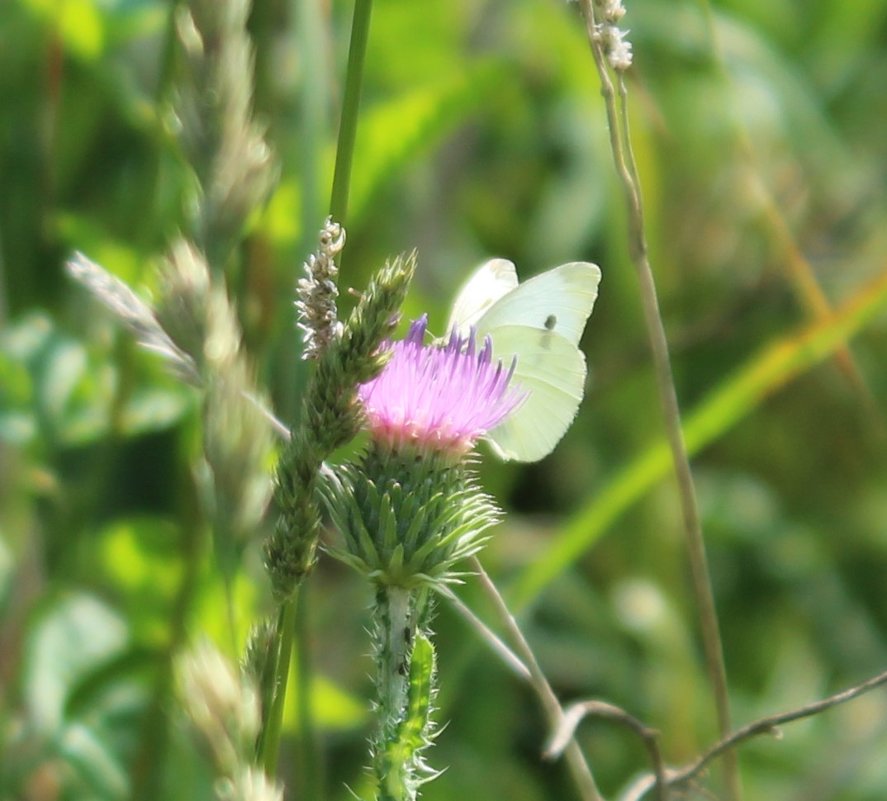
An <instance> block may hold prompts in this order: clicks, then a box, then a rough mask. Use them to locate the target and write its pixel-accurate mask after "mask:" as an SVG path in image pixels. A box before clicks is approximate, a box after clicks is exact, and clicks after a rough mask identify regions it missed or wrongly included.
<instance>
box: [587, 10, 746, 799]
mask: <svg viewBox="0 0 887 801" xmlns="http://www.w3.org/2000/svg"><path fill="white" fill-rule="evenodd" d="M595 1H596V0H581V4H580V5H581V9H582V14H583V16H584V18H585V23H586V30H587V34H588V41H589V45H590V47H591V53H592V56H593V58H594V63H595V67H596V68H597V72H598V75H599V76H600V80H601V95H602V96H603V98H604V106H605V108H606V113H607V121H608V123H609V129H610V147H611V150H612V153H613V160H614V162H615V166H616V172H617V174H618V176H619V180H620V183H621V184H622V189H623V192H624V194H625V202H626V207H627V210H628V226H629V236H628V244H629V253H630V256H631V260H632V262H633V264H634V266H635V270H636V272H637V275H638V282H639V284H640V294H641V302H642V305H643V311H644V321H645V323H646V328H647V336H648V339H649V343H650V350H651V352H652V356H653V367H654V373H655V377H656V387H657V390H658V392H659V401H660V405H661V407H662V415H663V419H664V422H665V429H666V436H667V439H668V444H669V447H670V449H671V454H672V461H673V463H674V471H675V476H676V478H677V482H678V488H679V492H680V501H681V508H682V511H683V518H684V533H685V536H686V541H687V551H688V554H689V559H690V570H691V575H692V586H693V594H694V596H695V599H696V606H697V609H698V612H699V619H700V629H701V632H702V641H703V648H704V651H705V661H706V666H707V669H708V674H709V680H710V682H711V685H712V691H713V693H714V697H715V707H716V710H717V717H718V728H719V730H720V733H721V735H722V736H726V735H727V734H728V733H729V732H730V730H731V723H730V704H729V695H728V691H727V671H726V667H725V665H724V654H723V645H722V642H721V635H720V629H719V625H718V618H717V612H716V609H715V602H714V592H713V590H712V584H711V576H710V574H709V570H708V560H707V558H706V554H705V542H704V540H703V536H702V524H701V522H700V517H699V505H698V502H697V499H696V488H695V485H694V482H693V474H692V471H691V469H690V461H689V458H688V456H687V447H686V443H685V442H684V435H683V430H682V428H681V413H680V407H679V405H678V399H677V392H676V390H675V385H674V376H673V373H672V369H671V359H670V357H669V352H668V340H667V338H666V335H665V327H664V325H663V323H662V315H661V314H660V311H659V299H658V297H657V293H656V282H655V279H654V278H653V270H652V267H651V265H650V259H649V251H648V247H647V237H646V230H645V225H644V206H643V199H642V197H641V190H640V181H639V179H638V173H637V166H636V163H635V159H634V153H633V152H632V147H631V132H630V128H629V119H628V110H627V89H626V85H625V80H624V78H623V76H622V73H621V72H620V73H619V74H618V87H619V102H618V108H617V101H616V90H615V88H614V85H613V80H612V79H611V77H610V72H609V70H608V68H607V63H606V57H605V54H604V51H603V47H602V44H601V41H600V37H599V35H598V33H597V30H598V28H597V20H596V18H595V9H594V4H595ZM724 775H725V779H726V783H727V789H728V793H729V795H728V797H729V798H730V799H732V800H733V801H738V799H739V798H740V796H741V789H740V782H739V769H738V764H737V760H736V755H735V754H734V753H733V752H727V753H726V754H725V755H724Z"/></svg>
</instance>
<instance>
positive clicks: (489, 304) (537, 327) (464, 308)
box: [447, 259, 601, 462]
mask: <svg viewBox="0 0 887 801" xmlns="http://www.w3.org/2000/svg"><path fill="white" fill-rule="evenodd" d="M600 280H601V271H600V268H599V267H598V266H597V265H596V264H590V263H588V262H583V261H576V262H570V263H569V264H563V265H561V266H560V267H555V268H554V269H552V270H549V271H548V272H545V273H542V274H541V275H537V276H536V277H535V278H531V279H530V280H529V281H525V282H524V283H522V284H518V280H517V271H516V270H515V268H514V264H512V262H510V261H507V260H505V259H491V260H490V261H487V262H484V263H483V264H482V265H481V266H480V267H479V268H478V269H477V270H476V271H475V273H474V275H472V276H471V278H469V279H468V282H467V283H466V284H465V286H463V287H462V289H461V290H460V291H459V294H458V295H457V296H456V301H455V303H454V304H453V312H452V314H451V315H450V322H449V325H448V327H447V330H448V331H449V330H452V329H453V328H456V329H457V330H458V331H459V333H460V334H462V335H467V334H468V331H469V328H471V327H472V326H473V327H474V328H475V329H476V331H477V335H478V339H479V340H481V341H482V340H483V338H484V337H485V336H487V335H489V336H490V338H491V339H492V341H493V356H494V358H496V359H501V360H502V362H503V364H505V365H506V366H507V365H510V364H511V361H512V358H513V357H514V356H517V366H516V368H515V371H514V379H515V382H516V383H519V384H520V385H521V386H522V387H523V389H524V390H526V391H527V392H528V393H529V395H528V397H527V399H526V401H524V403H523V404H522V405H521V406H520V407H519V408H518V409H517V410H516V411H515V412H513V413H512V414H511V415H509V416H508V418H507V419H506V420H505V421H504V422H503V423H501V424H500V425H499V426H497V427H496V428H495V429H493V430H492V431H490V432H489V433H488V434H487V439H488V440H489V441H490V444H491V445H492V447H493V450H495V451H496V453H497V454H498V455H499V456H501V457H502V458H503V459H515V460H517V461H519V462H535V461H538V460H539V459H541V458H543V457H544V456H547V455H548V454H549V453H551V451H552V450H554V446H555V445H557V443H558V442H559V441H560V439H561V437H562V436H563V435H564V433H565V432H566V430H567V429H568V428H569V427H570V423H572V422H573V418H574V417H575V416H576V411H577V409H578V408H579V403H580V402H581V401H582V395H583V394H584V392H585V375H586V368H585V356H584V355H583V354H582V351H581V350H579V339H580V337H581V336H582V331H583V330H584V328H585V322H586V321H587V320H588V316H589V315H590V314H591V309H592V307H593V306H594V301H595V299H596V298H597V289H598V283H599V282H600Z"/></svg>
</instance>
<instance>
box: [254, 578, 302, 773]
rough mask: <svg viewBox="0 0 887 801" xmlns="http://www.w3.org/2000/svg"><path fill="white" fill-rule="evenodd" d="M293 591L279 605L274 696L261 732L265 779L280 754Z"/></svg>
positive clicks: (293, 622) (293, 615)
mask: <svg viewBox="0 0 887 801" xmlns="http://www.w3.org/2000/svg"><path fill="white" fill-rule="evenodd" d="M298 593H299V590H298V589H297V590H296V592H295V594H294V595H293V597H292V598H289V599H287V600H286V601H284V602H283V604H282V605H281V607H280V617H279V619H278V624H277V637H276V643H275V645H274V647H273V651H274V659H275V663H276V670H275V675H276V677H275V682H274V694H273V700H272V703H271V708H270V709H269V710H268V718H267V720H266V722H265V727H264V730H263V732H262V743H261V750H260V759H261V763H262V767H263V768H264V770H265V773H266V774H267V775H268V776H274V774H275V773H276V771H277V757H278V754H279V752H280V731H281V728H282V727H283V708H284V703H285V701H286V685H287V681H288V679H289V674H290V657H291V656H292V652H293V634H294V633H295V629H296V607H297V605H298V598H299V596H298Z"/></svg>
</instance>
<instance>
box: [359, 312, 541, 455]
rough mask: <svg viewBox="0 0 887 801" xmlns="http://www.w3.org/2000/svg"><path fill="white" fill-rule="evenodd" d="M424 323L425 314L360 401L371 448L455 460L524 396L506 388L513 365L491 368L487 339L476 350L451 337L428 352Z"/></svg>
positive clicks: (470, 342)
mask: <svg viewBox="0 0 887 801" xmlns="http://www.w3.org/2000/svg"><path fill="white" fill-rule="evenodd" d="M427 324H428V320H427V317H426V316H424V315H423V316H422V317H421V318H420V319H418V320H416V321H415V322H414V323H413V324H412V325H411V326H410V330H409V333H408V334H407V336H406V338H405V339H403V340H401V341H400V342H396V343H394V344H393V345H392V346H391V359H390V361H389V362H388V364H387V365H386V366H385V368H384V369H383V370H382V372H381V373H380V374H379V375H378V376H376V377H375V378H374V379H372V380H371V381H368V382H367V383H365V384H363V385H361V387H360V388H359V390H358V394H359V397H360V400H361V402H362V403H363V406H364V409H365V411H366V416H367V419H368V422H369V429H370V432H371V434H372V436H373V438H374V440H376V441H377V442H382V443H385V444H388V445H390V446H392V447H394V448H395V449H400V448H401V447H403V446H410V445H415V446H417V447H419V448H421V449H424V450H429V451H432V452H435V453H443V454H448V455H452V456H455V457H460V456H462V455H464V454H465V453H467V452H468V451H469V450H471V448H472V447H473V446H474V444H475V442H476V441H477V439H478V438H479V437H481V436H483V435H484V434H485V433H486V432H487V431H489V430H490V429H492V428H495V427H496V426H497V425H498V424H499V423H501V422H502V420H504V419H505V418H506V417H507V416H508V415H509V414H510V413H511V412H513V411H514V410H515V409H516V408H517V407H518V406H519V405H520V403H521V402H522V401H523V399H524V397H525V396H524V394H523V393H522V392H521V391H520V389H519V388H517V387H516V386H514V385H512V384H511V377H512V374H513V372H514V364H512V365H511V367H510V369H505V368H504V367H503V365H502V363H501V362H498V363H495V364H494V363H493V357H492V343H491V341H490V339H489V337H487V338H486V340H485V341H484V344H483V346H482V347H481V348H480V349H478V347H477V338H476V336H475V334H474V332H473V331H472V332H471V333H470V334H469V336H467V337H462V336H459V335H458V334H457V333H456V332H455V331H454V332H453V333H452V334H451V335H450V339H449V341H448V342H447V343H446V345H445V346H443V347H440V346H438V345H434V344H432V345H426V344H424V338H425V329H426V327H427Z"/></svg>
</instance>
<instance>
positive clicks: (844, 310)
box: [509, 272, 887, 608]
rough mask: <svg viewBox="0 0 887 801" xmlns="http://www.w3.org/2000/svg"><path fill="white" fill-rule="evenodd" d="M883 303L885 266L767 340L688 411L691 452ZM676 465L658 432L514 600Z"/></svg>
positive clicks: (578, 517)
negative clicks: (808, 319) (819, 312)
mask: <svg viewBox="0 0 887 801" xmlns="http://www.w3.org/2000/svg"><path fill="white" fill-rule="evenodd" d="M885 305H887V272H884V273H882V274H881V275H880V276H879V277H878V278H876V279H875V280H874V281H872V282H870V283H869V284H867V285H866V286H865V287H863V288H862V289H860V290H859V291H858V292H857V293H856V294H855V295H853V296H852V297H851V298H850V299H849V300H848V301H846V302H845V303H844V304H843V305H842V306H840V307H839V308H838V309H837V310H836V311H835V313H834V314H833V315H832V316H831V317H830V318H829V319H828V320H825V321H823V322H819V323H816V324H813V325H810V326H807V327H805V328H803V329H802V330H801V331H800V332H798V333H794V334H791V335H788V336H786V337H784V338H781V339H778V340H777V341H775V342H773V343H771V344H769V345H767V346H766V347H764V348H763V349H762V350H761V351H759V352H758V353H757V354H755V355H754V356H753V357H752V358H751V359H749V361H748V362H747V363H746V364H745V365H744V366H742V367H740V368H739V369H738V370H736V372H734V373H733V375H732V376H730V377H728V378H727V379H726V380H725V381H724V382H723V383H722V384H721V385H720V386H719V387H717V388H716V389H715V390H713V391H712V393H711V394H710V395H709V396H708V398H706V399H705V400H704V401H703V402H702V403H701V404H700V405H699V406H698V407H697V408H696V409H694V410H693V411H692V412H691V413H690V414H688V415H687V416H686V417H685V420H684V436H685V438H686V443H687V449H688V452H689V453H690V454H691V455H692V454H695V453H698V452H699V451H700V450H701V449H702V448H703V447H705V446H706V445H708V444H710V443H712V442H715V441H716V440H717V439H718V438H719V437H720V436H722V435H723V434H725V433H726V432H727V431H729V430H730V429H731V428H732V427H733V426H734V425H736V423H738V422H739V421H740V420H741V419H742V418H744V417H745V416H746V415H748V414H750V413H751V412H753V411H754V410H755V409H756V408H758V407H759V406H760V405H761V403H763V402H764V400H765V399H766V398H767V397H769V396H770V395H772V394H773V393H774V392H776V391H777V390H779V389H780V388H781V387H782V386H784V385H785V384H787V383H788V382H790V381H791V380H793V379H794V378H796V377H797V376H799V375H800V374H802V373H803V372H805V371H806V370H809V369H810V368H812V367H814V366H815V365H816V364H818V363H819V362H821V361H823V360H824V359H826V358H827V357H829V356H830V355H831V354H833V353H834V352H835V351H836V350H837V349H838V348H841V347H843V346H844V345H845V344H846V343H847V341H848V340H849V339H850V338H851V337H852V336H854V335H855V334H857V333H858V332H859V331H860V330H862V329H863V328H864V327H865V326H866V325H867V324H868V322H869V321H870V320H871V319H872V318H873V317H874V316H875V314H877V313H878V312H879V311H881V310H882V309H883V308H884V306H885ZM670 470H671V457H670V455H669V451H668V447H667V445H666V443H665V440H664V439H660V440H658V441H656V442H655V443H654V444H653V445H651V446H650V448H649V449H648V450H646V451H645V452H644V453H642V454H640V455H639V456H638V457H637V458H636V459H635V460H634V461H633V462H632V463H631V464H629V465H628V466H627V467H625V468H624V469H623V470H621V471H620V472H619V473H617V474H616V475H615V476H614V477H613V479H612V480H611V481H610V483H609V484H608V485H607V486H605V487H604V488H603V489H602V490H601V491H600V492H598V493H596V494H595V496H594V497H593V498H592V500H590V501H589V502H588V503H587V504H586V505H585V506H584V507H583V508H582V509H580V510H579V511H578V512H577V513H576V514H575V516H574V517H573V519H572V520H571V522H570V523H569V524H568V525H567V526H566V527H565V528H564V529H563V530H562V531H561V532H560V533H559V534H558V535H557V536H556V537H555V538H554V540H553V541H552V542H551V544H550V545H549V546H548V547H547V548H546V549H545V550H544V552H543V553H542V554H541V555H540V557H539V558H538V559H536V560H534V561H533V562H532V563H531V564H530V565H528V566H527V567H526V568H525V569H524V571H523V573H522V574H521V575H520V577H519V578H518V580H517V582H516V584H515V586H514V587H513V588H512V590H511V592H510V593H509V597H510V600H511V602H512V604H513V607H514V608H521V607H524V606H526V605H527V604H529V603H531V602H532V601H533V600H534V599H536V598H537V597H538V596H539V594H540V593H541V592H542V591H543V590H544V589H545V587H546V586H548V584H549V583H550V582H551V581H553V580H554V579H555V578H556V577H557V576H558V575H560V573H562V572H563V571H564V570H566V569H567V568H568V567H569V566H570V565H571V564H572V563H573V562H575V561H576V560H577V559H579V558H580V557H581V556H582V554H583V553H585V552H586V551H587V550H588V549H589V548H590V547H591V546H592V545H593V544H594V543H595V542H596V541H597V540H598V539H599V538H600V537H601V536H602V535H603V534H604V532H606V530H607V528H608V527H609V526H610V525H611V524H612V523H613V522H614V521H615V520H616V519H617V518H618V517H619V515H621V514H622V513H623V512H625V511H626V510H627V509H628V508H629V507H630V506H631V505H632V504H633V503H634V502H636V501H637V500H639V499H640V498H641V497H643V495H644V494H645V493H646V492H648V491H649V490H650V489H651V488H652V487H653V486H655V485H656V483H657V482H659V481H661V480H662V479H664V478H665V477H666V476H668V474H669V472H670Z"/></svg>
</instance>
